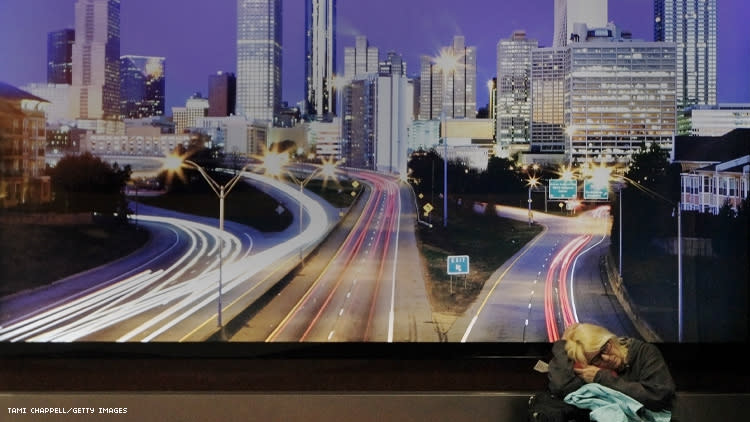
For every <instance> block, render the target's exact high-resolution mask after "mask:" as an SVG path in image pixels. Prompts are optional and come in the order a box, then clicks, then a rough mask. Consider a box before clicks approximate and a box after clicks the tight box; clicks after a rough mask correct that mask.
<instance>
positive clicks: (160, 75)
mask: <svg viewBox="0 0 750 422" xmlns="http://www.w3.org/2000/svg"><path fill="white" fill-rule="evenodd" d="M164 87H165V79H164V57H147V56H122V57H121V58H120V113H121V114H122V117H124V118H132V119H137V118H141V117H151V116H163V115H164Z"/></svg>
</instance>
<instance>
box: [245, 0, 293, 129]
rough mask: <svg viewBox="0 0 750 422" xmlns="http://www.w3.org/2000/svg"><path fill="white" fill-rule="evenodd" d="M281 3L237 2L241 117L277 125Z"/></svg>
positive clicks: (264, 0)
mask: <svg viewBox="0 0 750 422" xmlns="http://www.w3.org/2000/svg"><path fill="white" fill-rule="evenodd" d="M281 36H282V31H281V0H237V104H236V111H237V114H238V115H243V116H246V117H247V118H248V119H249V120H250V121H254V120H260V121H265V122H269V123H271V122H274V121H275V119H276V118H277V117H278V115H279V110H280V107H281Z"/></svg>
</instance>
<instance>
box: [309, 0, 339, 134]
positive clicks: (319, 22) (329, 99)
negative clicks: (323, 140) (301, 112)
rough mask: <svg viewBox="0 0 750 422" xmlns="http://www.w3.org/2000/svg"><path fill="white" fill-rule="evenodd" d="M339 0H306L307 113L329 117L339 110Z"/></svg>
mask: <svg viewBox="0 0 750 422" xmlns="http://www.w3.org/2000/svg"><path fill="white" fill-rule="evenodd" d="M335 69H336V0H305V108H306V110H305V114H307V115H308V116H316V118H317V119H318V120H328V119H329V118H330V116H331V115H332V114H333V113H334V111H335V110H336V107H335V104H334V94H333V74H334V71H335Z"/></svg>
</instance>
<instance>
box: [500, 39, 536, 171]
mask: <svg viewBox="0 0 750 422" xmlns="http://www.w3.org/2000/svg"><path fill="white" fill-rule="evenodd" d="M538 45H539V43H538V42H537V41H536V40H531V39H528V38H526V32H525V31H515V32H514V33H513V34H512V35H511V37H510V38H508V39H502V40H500V41H499V42H498V43H497V105H496V109H495V110H496V115H495V116H494V117H495V119H496V120H497V134H496V139H497V148H496V153H497V154H499V155H500V156H501V157H508V156H510V155H511V154H513V153H514V152H516V151H520V150H528V145H529V140H530V138H531V133H530V121H531V98H530V97H529V94H530V90H531V86H530V76H531V75H530V73H531V52H532V51H534V50H535V49H536V48H537V47H538Z"/></svg>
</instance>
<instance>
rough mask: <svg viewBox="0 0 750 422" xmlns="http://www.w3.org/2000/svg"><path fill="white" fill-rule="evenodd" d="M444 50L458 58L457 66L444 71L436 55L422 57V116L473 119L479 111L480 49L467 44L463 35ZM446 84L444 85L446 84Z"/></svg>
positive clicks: (420, 103)
mask: <svg viewBox="0 0 750 422" xmlns="http://www.w3.org/2000/svg"><path fill="white" fill-rule="evenodd" d="M443 51H444V52H445V53H447V54H449V55H451V56H453V57H455V58H456V60H457V62H458V63H457V66H456V67H455V69H452V70H451V71H449V72H447V73H446V74H444V72H443V70H442V69H440V67H439V66H438V65H437V64H435V62H434V57H430V56H422V58H421V60H420V81H421V82H420V95H419V119H420V120H432V119H440V118H441V115H442V113H443V112H444V116H445V117H448V118H465V117H468V118H474V117H475V116H476V113H477V48H476V47H472V46H468V47H467V46H466V40H465V38H464V37H463V36H462V35H457V36H455V37H453V44H452V45H451V46H448V47H445V48H444V49H443ZM444 84H445V85H446V86H443V85H444Z"/></svg>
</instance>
